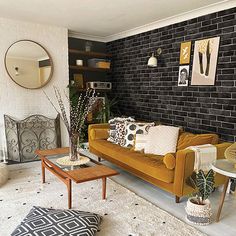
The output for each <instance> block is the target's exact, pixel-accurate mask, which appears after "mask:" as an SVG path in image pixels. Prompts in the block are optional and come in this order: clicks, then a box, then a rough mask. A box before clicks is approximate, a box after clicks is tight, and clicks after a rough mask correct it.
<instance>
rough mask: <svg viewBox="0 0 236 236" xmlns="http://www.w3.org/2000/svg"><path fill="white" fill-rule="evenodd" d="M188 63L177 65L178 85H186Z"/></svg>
mask: <svg viewBox="0 0 236 236" xmlns="http://www.w3.org/2000/svg"><path fill="white" fill-rule="evenodd" d="M188 80H189V65H188V66H180V67H179V78H178V86H188Z"/></svg>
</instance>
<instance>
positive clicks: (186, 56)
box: [179, 41, 191, 65]
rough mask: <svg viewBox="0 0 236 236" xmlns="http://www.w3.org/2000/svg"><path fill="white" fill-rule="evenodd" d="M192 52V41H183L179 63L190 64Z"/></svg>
mask: <svg viewBox="0 0 236 236" xmlns="http://www.w3.org/2000/svg"><path fill="white" fill-rule="evenodd" d="M190 54H191V41H189V42H183V43H181V46H180V58H179V64H180V65H183V64H189V63H190Z"/></svg>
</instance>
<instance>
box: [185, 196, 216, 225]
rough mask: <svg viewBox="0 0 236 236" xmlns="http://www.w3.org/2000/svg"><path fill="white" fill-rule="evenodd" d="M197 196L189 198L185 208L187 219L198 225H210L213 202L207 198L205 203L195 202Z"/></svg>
mask: <svg viewBox="0 0 236 236" xmlns="http://www.w3.org/2000/svg"><path fill="white" fill-rule="evenodd" d="M194 200H196V198H195V197H192V198H189V199H188V202H187V206H186V208H185V210H186V213H187V216H186V218H187V221H189V222H190V223H193V224H196V225H209V224H210V223H211V216H212V211H211V203H210V200H208V199H206V200H205V201H204V205H198V204H196V203H194Z"/></svg>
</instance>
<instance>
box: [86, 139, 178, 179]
mask: <svg viewBox="0 0 236 236" xmlns="http://www.w3.org/2000/svg"><path fill="white" fill-rule="evenodd" d="M89 145H90V147H91V148H93V149H95V150H97V151H98V152H100V153H103V154H105V156H106V159H107V160H109V158H110V159H111V161H112V159H114V160H117V161H119V162H121V163H124V164H126V165H128V166H130V167H132V168H134V169H136V170H138V171H140V172H143V173H145V174H148V175H149V176H151V177H153V178H156V179H159V180H161V181H163V182H166V183H172V182H173V181H174V170H170V169H168V168H166V166H165V164H164V163H163V156H158V155H153V154H144V153H141V152H135V151H132V150H130V149H128V148H124V147H121V146H119V145H116V144H113V143H110V142H108V141H106V140H93V141H91V142H90V143H89Z"/></svg>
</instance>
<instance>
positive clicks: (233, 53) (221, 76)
mask: <svg viewBox="0 0 236 236" xmlns="http://www.w3.org/2000/svg"><path fill="white" fill-rule="evenodd" d="M215 36H220V48H219V59H218V65H217V72H216V83H215V86H189V87H178V86H177V80H178V70H179V54H180V43H181V42H183V41H188V40H191V41H192V50H191V63H190V76H191V69H192V60H193V50H194V41H195V40H199V39H203V38H208V37H215ZM159 47H161V48H162V50H163V52H162V55H161V57H160V58H159V59H158V67H157V68H148V67H147V60H148V58H149V56H150V55H151V53H152V52H153V51H155V50H156V49H157V48H159ZM107 51H108V52H109V53H112V55H113V59H112V63H113V70H112V73H110V74H109V75H108V76H109V78H110V80H111V81H112V82H113V93H112V95H114V96H118V98H119V110H120V111H121V112H122V113H123V114H125V115H134V116H135V117H136V118H137V119H142V120H154V121H161V122H162V123H165V124H172V125H178V126H183V127H184V128H185V130H187V131H191V132H194V133H206V132H215V133H218V134H220V136H221V138H222V139H223V140H228V141H236V111H235V107H236V87H235V86H236V8H233V9H229V10H225V11H220V12H217V13H213V14H209V15H205V16H201V17H198V18H194V19H191V20H188V21H184V22H181V23H176V24H174V25H169V26H166V27H163V28H159V29H155V30H152V31H149V32H145V33H142V34H138V35H134V36H130V37H127V38H123V39H120V40H116V41H113V42H109V43H107ZM190 80H191V78H190Z"/></svg>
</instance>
